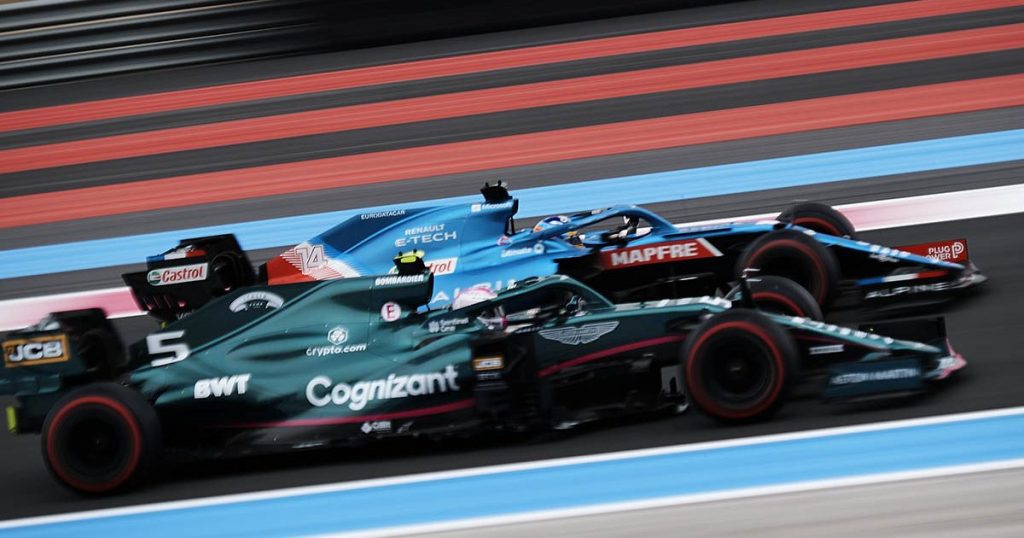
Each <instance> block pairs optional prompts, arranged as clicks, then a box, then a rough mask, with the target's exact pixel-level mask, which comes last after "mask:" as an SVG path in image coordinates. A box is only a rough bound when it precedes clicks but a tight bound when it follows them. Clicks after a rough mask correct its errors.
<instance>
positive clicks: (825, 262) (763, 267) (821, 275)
mask: <svg viewBox="0 0 1024 538" xmlns="http://www.w3.org/2000/svg"><path fill="white" fill-rule="evenodd" d="M746 269H757V270H758V272H757V275H758V276H766V275H774V276H780V277H784V278H788V279H790V280H792V281H793V282H796V283H797V284H799V285H801V286H803V288H804V289H806V290H807V291H808V292H810V294H811V296H812V297H814V300H815V301H817V303H818V304H819V305H821V306H822V307H826V306H828V304H829V303H830V302H831V300H832V297H833V296H834V295H835V292H836V288H837V287H838V286H839V262H838V261H836V258H835V255H834V254H832V252H831V251H829V250H828V249H827V248H825V246H824V245H822V244H821V243H819V242H817V241H815V240H814V239H813V238H811V237H810V236H809V235H807V234H806V233H804V232H799V231H796V230H774V231H771V232H768V233H766V234H764V235H762V236H761V237H759V238H757V239H756V240H755V241H754V242H753V243H751V244H749V245H747V248H745V249H743V252H742V253H741V254H740V257H739V260H737V262H736V276H737V278H739V276H740V275H742V274H743V272H744V270H746Z"/></svg>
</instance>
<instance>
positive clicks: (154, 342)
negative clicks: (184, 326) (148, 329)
mask: <svg viewBox="0 0 1024 538" xmlns="http://www.w3.org/2000/svg"><path fill="white" fill-rule="evenodd" d="M183 336H185V331H171V332H166V333H157V334H151V335H149V336H147V337H146V349H147V351H148V352H149V354H150V356H153V355H166V354H168V353H172V354H173V355H174V356H173V357H166V358H163V359H156V360H155V361H153V362H151V363H149V364H150V365H152V366H165V365H168V364H172V363H175V362H178V361H183V360H185V359H187V358H188V355H189V353H190V351H189V349H188V344H186V343H185V342H179V343H177V344H169V343H167V342H168V340H177V339H178V338H181V337H183Z"/></svg>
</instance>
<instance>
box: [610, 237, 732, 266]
mask: <svg viewBox="0 0 1024 538" xmlns="http://www.w3.org/2000/svg"><path fill="white" fill-rule="evenodd" d="M721 255H722V252H721V251H719V250H718V249H717V248H715V246H714V245H712V244H711V243H710V242H708V240H707V239H704V238H703V237H701V238H697V239H685V240H683V241H669V242H667V243H657V244H654V245H644V246H636V247H628V248H623V249H618V250H611V251H608V252H602V253H601V265H603V266H604V267H605V268H608V269H621V268H625V267H635V266H637V265H649V264H654V263H667V262H674V261H679V260H697V259H700V258H714V257H716V256H721Z"/></svg>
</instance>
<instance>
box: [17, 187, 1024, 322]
mask: <svg viewBox="0 0 1024 538" xmlns="http://www.w3.org/2000/svg"><path fill="white" fill-rule="evenodd" d="M836 208H837V209H839V210H840V211H842V212H843V213H844V214H845V215H846V216H847V217H848V218H849V219H850V221H851V222H853V225H854V226H855V227H856V228H857V229H858V230H864V231H867V230H877V229H881V228H899V227H903V226H917V225H921V224H932V223H936V222H947V221H953V220H964V219H974V218H981V217H994V216H999V215H1009V214H1013V213H1020V212H1024V184H1018V185H1005V186H1001V187H989V188H985V189H974V190H966V191H955V192H944V193H940V194H927V195H923V196H911V197H907V198H894V199H889V200H876V201H872V202H859V203H856V204H844V205H840V206H836ZM776 215H777V213H764V214H760V215H745V216H742V217H727V218H721V219H711V220H702V221H696V222H687V223H682V224H677V226H681V227H685V226H702V225H707V224H722V223H728V222H747V221H757V220H767V219H773V218H775V216H776ZM936 239H946V238H936ZM968 239H969V238H968ZM93 306H100V307H104V308H105V309H106V310H107V314H108V316H109V317H111V318H124V317H132V316H141V315H143V313H142V312H141V311H140V310H139V309H138V307H136V306H135V302H134V300H133V299H132V298H131V292H130V291H129V290H128V288H127V287H120V288H106V289H102V290H91V291H82V292H71V293H61V294H56V295H43V296H38V297H27V298H20V299H8V300H6V301H0V331H9V330H13V329H18V328H21V327H25V326H27V325H30V324H32V323H35V322H36V321H38V320H39V319H40V318H42V317H43V316H44V315H46V314H47V313H49V312H54V311H58V310H72V309H76V308H87V307H93Z"/></svg>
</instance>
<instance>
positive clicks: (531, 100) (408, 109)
mask: <svg viewBox="0 0 1024 538" xmlns="http://www.w3.org/2000/svg"><path fill="white" fill-rule="evenodd" d="M1020 47H1024V24H1011V25H1006V26H996V27H991V28H980V29H975V30H963V31H957V32H948V33H942V34H931V35H925V36H916V37H908V38H900V39H889V40H883V41H875V42H870V43H858V44H853V45H840V46H834V47H823V48H817V49H810V50H802V51H795V52H785V53H779V54H765V55H761V56H751V57H745V58H737V59H731V60H722V61H714V62H705V63H698V64H688V65H681V66H671V67H663V68H657V69H646V70H639V71H630V72H625V73H615V74H610V75H600V76H592V77H580V78H574V79H568V80H556V81H551V82H542V83H536V84H522V85H518V86H509V87H502V88H493V89H486V90H476V91H468V92H458V93H451V94H446V95H434V96H429V97H419V98H414V99H403V100H398V101H388V102H383V103H371V104H366V105H356V106H346V107H337V108H331V109H323V110H312V111H308V112H299V113H293V114H281V115H276V116H266V117H260V118H251V119H244V120H237V121H227V122H220V123H209V124H205V125H196V126H190V127H181V128H175V129H162V130H157V131H147V132H143V133H132V134H126V135H118V136H108V137H103V138H94V139H89V140H78V141H74V142H63V143H59V144H49V145H43V146H31V147H24V148H17V149H11V150H7V151H0V174H2V173H12V172H21V171H25V170H33V169H39V168H51V167H56V166H67V165H74V164H83V163H89V162H96V161H103V160H111V159H124V158H129V157H140V156H144V155H155V154H159V153H171V152H175V151H186V150H194V149H202V148H210V147H217V146H227V145H232V144H243V143H249V142H259V141H265V140H276V139H280V138H288V137H296V136H306V135H314V134H323V133H330V132H336V131H344V130H352V129H365V128H369V127H380V126H384V125H394V124H400V123H411V122H415V121H427V120H436V119H442V118H450V117H456V116H466V115H472V114H485V113H490V112H499V111H507V110H515V109H522V108H533V107H541V106H552V105H558V104H565V103H574V102H582V101H591V100H597V99H609V98H614V97H624V96H629V95H639V94H647V93H656V92H664V91H672V90H682V89H687V88H698V87H702V86H712V85H716V84H729V83H736V82H743V81H750V80H761V79H768V78H782V77H790V76H796V75H805V74H809V73H823V72H827V71H836V70H841V69H856V68H861V67H868V66H875V65H884V64H893V63H901V62H912V61H918V60H926V59H934V58H943V57H951V56H962V55H966V54H975V53H980V52H991V51H997V50H1008V49H1014V48H1020Z"/></svg>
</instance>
